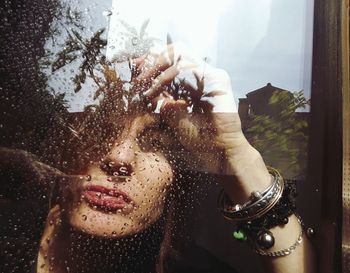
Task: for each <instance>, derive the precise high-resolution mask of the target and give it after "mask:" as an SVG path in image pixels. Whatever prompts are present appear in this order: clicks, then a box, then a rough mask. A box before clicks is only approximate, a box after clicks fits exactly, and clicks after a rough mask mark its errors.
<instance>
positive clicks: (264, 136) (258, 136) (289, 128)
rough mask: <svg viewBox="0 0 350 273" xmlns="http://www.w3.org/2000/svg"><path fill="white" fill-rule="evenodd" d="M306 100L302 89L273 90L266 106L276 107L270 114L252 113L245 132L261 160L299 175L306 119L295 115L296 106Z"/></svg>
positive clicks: (304, 151)
mask: <svg viewBox="0 0 350 273" xmlns="http://www.w3.org/2000/svg"><path fill="white" fill-rule="evenodd" d="M309 104H310V101H308V100H307V99H306V98H305V97H304V96H303V92H302V91H300V92H295V93H293V95H292V96H291V94H290V93H289V92H274V93H273V95H272V96H271V97H270V99H269V107H271V108H274V109H275V110H276V109H277V111H276V112H275V113H277V114H275V115H274V116H270V115H252V117H251V120H250V126H249V129H247V135H248V138H249V141H250V142H251V144H252V145H253V146H254V147H255V148H256V149H257V150H259V151H260V152H261V153H262V155H263V157H264V159H265V161H267V163H268V164H271V165H273V166H275V167H278V168H279V169H280V170H281V171H282V172H284V173H286V172H288V174H291V175H292V176H293V177H290V178H297V177H298V178H300V177H303V176H304V175H305V169H306V160H307V146H308V134H307V129H308V123H307V121H306V120H304V119H301V118H298V117H297V113H296V110H297V109H300V108H305V107H306V106H307V105H309ZM276 165H277V166H276Z"/></svg>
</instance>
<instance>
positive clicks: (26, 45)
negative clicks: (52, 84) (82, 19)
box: [0, 0, 65, 154]
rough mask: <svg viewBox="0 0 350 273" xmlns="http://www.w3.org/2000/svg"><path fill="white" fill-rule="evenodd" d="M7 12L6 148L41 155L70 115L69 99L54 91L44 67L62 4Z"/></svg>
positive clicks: (2, 50) (16, 5) (38, 3)
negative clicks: (46, 45)
mask: <svg viewBox="0 0 350 273" xmlns="http://www.w3.org/2000/svg"><path fill="white" fill-rule="evenodd" d="M4 10H5V12H4V13H3V15H4V16H5V18H1V20H4V21H2V22H1V31H2V35H3V36H2V45H1V47H0V55H1V56H0V59H1V61H2V64H1V102H0V108H1V117H0V120H1V126H0V130H1V132H0V135H1V139H0V145H2V146H8V147H19V148H22V149H26V150H29V151H32V152H34V153H36V154H41V152H40V146H41V142H42V141H43V140H44V139H45V138H46V137H47V136H48V134H49V133H50V132H51V129H52V128H57V127H59V126H60V125H59V124H60V121H59V118H58V117H62V115H64V113H65V101H64V97H63V96H62V95H56V94H55V93H52V92H51V91H50V90H49V87H48V85H47V80H48V78H47V75H45V74H44V73H42V72H41V70H40V64H39V63H38V59H40V58H41V57H42V56H44V55H45V52H44V50H43V48H44V43H45V40H46V38H47V37H49V36H51V35H53V32H52V30H51V29H50V27H49V25H50V22H51V21H52V20H53V19H54V18H56V17H57V16H59V13H60V12H61V10H60V7H59V6H58V5H57V3H56V1H54V2H53V1H45V0H34V1H31V2H30V3H29V2H28V3H24V2H23V1H17V2H13V1H12V2H11V3H10V2H8V4H5V5H4ZM5 21H6V23H4V22H5Z"/></svg>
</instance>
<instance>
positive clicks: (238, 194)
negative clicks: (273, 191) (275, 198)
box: [220, 143, 271, 203]
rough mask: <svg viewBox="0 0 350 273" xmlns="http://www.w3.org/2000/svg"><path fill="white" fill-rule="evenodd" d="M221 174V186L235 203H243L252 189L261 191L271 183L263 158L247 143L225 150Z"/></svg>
mask: <svg viewBox="0 0 350 273" xmlns="http://www.w3.org/2000/svg"><path fill="white" fill-rule="evenodd" d="M223 174H224V175H222V176H221V177H220V181H221V182H222V186H223V187H224V189H225V192H226V194H227V195H228V196H229V197H230V198H231V199H232V200H234V201H235V202H236V203H244V202H245V201H246V200H247V199H248V198H249V197H250V195H251V193H252V192H253V191H260V192H263V191H264V190H265V189H266V188H268V187H269V186H270V185H271V176H270V174H269V172H268V170H267V167H266V165H265V163H264V160H263V158H262V157H261V155H260V153H259V152H258V151H257V150H256V149H254V148H253V147H252V146H251V145H250V144H249V143H247V144H246V145H241V146H239V147H238V148H236V149H234V150H231V151H227V152H226V160H225V167H224V172H223Z"/></svg>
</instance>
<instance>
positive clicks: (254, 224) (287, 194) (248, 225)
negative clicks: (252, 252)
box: [233, 181, 297, 250]
mask: <svg viewBox="0 0 350 273" xmlns="http://www.w3.org/2000/svg"><path fill="white" fill-rule="evenodd" d="M296 195H297V193H296V185H295V182H293V181H289V182H288V181H287V182H286V184H285V187H284V191H283V194H282V197H281V198H280V199H279V200H278V202H277V203H276V205H275V206H274V207H273V208H272V209H271V210H269V211H268V212H267V213H266V214H264V215H263V216H261V217H260V218H257V219H254V220H252V221H246V222H243V221H241V222H238V223H237V224H236V230H235V231H234V233H233V236H234V237H235V239H237V240H242V241H246V240H247V239H248V238H249V241H250V242H251V243H253V244H255V245H256V246H257V247H259V248H262V249H265V250H266V249H269V248H271V247H272V246H273V245H274V243H275V238H274V237H273V234H272V232H270V231H269V230H270V229H271V228H273V227H275V226H281V225H285V224H287V223H288V217H289V216H290V215H292V214H293V213H295V211H296V205H295V197H296Z"/></svg>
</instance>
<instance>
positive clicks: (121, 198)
mask: <svg viewBox="0 0 350 273" xmlns="http://www.w3.org/2000/svg"><path fill="white" fill-rule="evenodd" d="M82 197H83V199H84V200H86V201H87V202H88V203H89V204H90V205H93V206H96V207H99V208H102V209H105V210H118V209H123V208H125V206H127V205H128V204H130V203H131V202H132V200H131V198H130V197H129V196H128V195H127V194H126V193H125V192H123V191H121V190H118V189H109V188H106V187H103V186H97V185H91V186H88V187H86V188H85V189H84V191H83V194H82Z"/></svg>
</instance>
